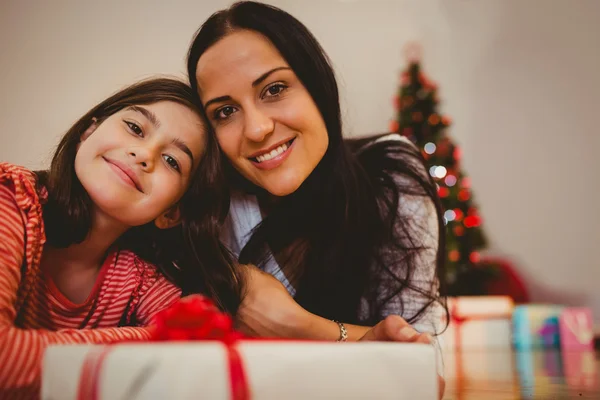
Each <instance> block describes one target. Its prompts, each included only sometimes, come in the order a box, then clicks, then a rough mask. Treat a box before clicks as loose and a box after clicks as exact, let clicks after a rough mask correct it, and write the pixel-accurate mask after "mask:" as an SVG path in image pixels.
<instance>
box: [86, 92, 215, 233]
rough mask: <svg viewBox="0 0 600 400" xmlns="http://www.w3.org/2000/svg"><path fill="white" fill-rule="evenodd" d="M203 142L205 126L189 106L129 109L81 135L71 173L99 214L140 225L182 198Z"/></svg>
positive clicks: (165, 104) (172, 104)
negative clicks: (78, 181) (74, 175)
mask: <svg viewBox="0 0 600 400" xmlns="http://www.w3.org/2000/svg"><path fill="white" fill-rule="evenodd" d="M205 143H206V126H205V125H204V124H203V122H202V120H201V118H200V117H199V116H198V115H197V114H196V113H194V112H193V111H192V110H190V109H189V108H188V107H185V106H183V105H181V104H178V103H175V102H170V101H162V102H158V103H154V104H150V105H140V106H132V107H128V108H125V109H123V110H121V111H119V112H117V113H115V114H113V115H111V116H110V117H108V118H107V119H105V120H104V121H102V122H101V123H100V124H99V125H97V126H96V125H92V126H91V127H90V128H89V129H88V130H87V131H86V132H85V133H84V135H83V136H82V138H81V143H80V145H79V148H78V151H77V155H76V157H75V172H76V174H77V177H78V178H79V180H80V182H81V184H82V185H83V187H84V188H85V190H86V191H87V193H88V194H89V196H90V198H91V200H92V201H93V203H94V204H95V206H96V208H97V209H98V210H100V211H102V212H103V213H104V214H106V215H108V216H110V217H112V218H113V219H115V220H117V221H119V222H121V223H123V224H125V225H127V226H138V225H143V224H146V223H148V222H151V221H153V220H155V219H156V218H158V217H159V216H161V215H162V214H164V213H165V212H167V211H169V210H170V209H171V208H172V207H173V206H174V205H175V204H176V203H177V202H178V201H179V199H181V197H182V196H183V194H184V193H185V191H186V189H187V188H188V185H189V183H190V180H191V177H192V175H193V173H194V171H195V170H196V168H197V166H198V163H199V161H200V157H201V156H202V154H203V152H204V149H205Z"/></svg>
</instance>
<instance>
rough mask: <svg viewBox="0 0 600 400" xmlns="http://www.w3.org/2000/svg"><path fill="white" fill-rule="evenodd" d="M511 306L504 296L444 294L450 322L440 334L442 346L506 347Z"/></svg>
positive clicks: (509, 328) (458, 347)
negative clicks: (455, 295)
mask: <svg viewBox="0 0 600 400" xmlns="http://www.w3.org/2000/svg"><path fill="white" fill-rule="evenodd" d="M513 309H514V303H513V301H512V299H511V298H510V297H507V296H472V297H471V296H465V297H453V298H448V310H449V312H450V323H449V324H448V328H447V329H446V331H445V332H444V333H443V334H442V338H443V340H442V343H443V350H444V351H445V352H448V351H455V350H458V349H461V350H492V349H493V350H501V349H504V350H510V349H511V347H512V341H511V337H512V320H511V317H512V312H513Z"/></svg>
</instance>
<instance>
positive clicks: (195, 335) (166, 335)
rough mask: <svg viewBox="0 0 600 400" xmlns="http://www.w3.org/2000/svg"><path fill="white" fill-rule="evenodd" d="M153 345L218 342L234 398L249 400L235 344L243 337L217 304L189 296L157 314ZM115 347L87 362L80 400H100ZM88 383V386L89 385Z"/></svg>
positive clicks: (87, 359)
mask: <svg viewBox="0 0 600 400" xmlns="http://www.w3.org/2000/svg"><path fill="white" fill-rule="evenodd" d="M154 324H155V326H156V328H155V330H154V332H153V335H152V338H151V339H150V340H151V341H190V340H214V341H219V342H221V343H223V344H224V345H225V347H226V348H227V355H228V361H229V378H230V390H231V398H232V399H233V400H249V399H250V389H249V386H248V380H247V378H246V374H245V372H244V365H243V362H242V357H241V356H240V354H239V352H238V350H237V349H236V347H235V343H236V342H237V341H238V340H239V339H242V338H243V336H242V335H241V334H240V333H239V332H236V331H235V330H234V329H233V321H232V320H231V317H230V316H229V315H227V314H224V313H222V312H220V311H219V309H218V308H217V307H216V306H215V305H214V303H213V302H212V301H211V300H210V299H208V298H206V297H204V296H200V295H194V296H189V297H187V298H185V299H182V300H180V301H179V302H177V303H176V304H174V305H173V306H172V307H169V308H167V309H165V310H162V311H161V312H159V313H157V314H156V316H155V317H154ZM111 348H112V346H107V347H105V348H103V349H102V350H101V351H100V352H97V353H92V354H90V356H89V357H87V358H86V361H85V363H84V365H83V370H82V373H81V378H80V385H79V391H78V399H79V400H83V399H91V400H95V399H97V398H98V392H99V383H100V382H99V375H100V374H99V372H100V369H101V367H102V363H103V362H104V360H105V358H106V355H107V354H108V352H109V351H110V349H111ZM86 381H87V382H86Z"/></svg>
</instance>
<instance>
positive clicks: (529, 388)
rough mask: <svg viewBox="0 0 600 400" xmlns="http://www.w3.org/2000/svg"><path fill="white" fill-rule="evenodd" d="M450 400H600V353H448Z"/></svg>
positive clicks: (446, 365)
mask: <svg viewBox="0 0 600 400" xmlns="http://www.w3.org/2000/svg"><path fill="white" fill-rule="evenodd" d="M444 364H445V370H446V393H445V396H444V399H446V400H471V399H489V400H497V399H540V400H554V399H596V400H598V399H600V352H594V351H578V352H568V353H563V352H561V351H559V350H545V351H544V350H538V351H528V352H514V351H499V350H497V351H494V350H487V351H464V352H460V353H453V352H446V353H445V355H444Z"/></svg>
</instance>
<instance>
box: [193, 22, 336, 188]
mask: <svg viewBox="0 0 600 400" xmlns="http://www.w3.org/2000/svg"><path fill="white" fill-rule="evenodd" d="M196 78H197V80H198V91H199V94H200V98H201V99H202V104H203V105H204V107H205V109H206V114H207V116H208V119H209V121H210V122H211V124H212V126H213V127H214V129H215V132H216V136H217V140H218V141H219V145H220V147H221V149H222V150H223V152H224V153H225V155H226V156H227V158H229V160H230V161H231V163H232V165H233V166H234V167H235V169H236V170H238V171H239V172H240V173H241V174H242V175H243V176H244V177H245V178H246V179H248V180H249V181H251V182H252V183H254V184H255V185H257V186H260V187H262V188H264V189H265V190H267V191H268V192H269V193H271V194H273V195H275V196H286V195H288V194H291V193H293V192H294V191H296V190H297V189H298V187H300V185H302V183H303V182H304V181H305V180H306V178H308V176H309V175H310V174H311V172H312V171H313V170H314V169H315V167H316V166H317V164H318V163H319V162H320V161H321V159H322V158H323V156H324V154H325V152H326V150H327V146H328V144H329V138H328V136H327V129H326V127H325V122H324V121H323V118H322V117H321V113H320V112H319V110H318V108H317V106H316V104H315V102H314V101H313V99H312V97H311V96H310V94H309V93H308V91H307V90H306V88H305V87H304V85H302V82H300V80H299V79H298V77H297V76H296V74H295V73H294V71H293V70H292V69H291V68H290V66H289V65H288V63H287V62H286V61H285V60H284V58H283V57H282V56H281V54H279V51H277V48H275V46H274V45H273V44H272V43H271V42H270V41H269V40H268V39H267V38H266V37H264V36H262V35H261V34H259V33H256V32H254V31H248V30H239V31H234V32H233V33H231V34H229V35H227V36H226V37H224V38H223V39H221V40H220V41H218V42H217V43H216V44H214V45H213V46H211V47H210V48H209V49H208V50H207V51H206V52H205V53H204V54H203V55H202V56H201V57H200V60H199V61H198V65H197V67H196Z"/></svg>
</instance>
